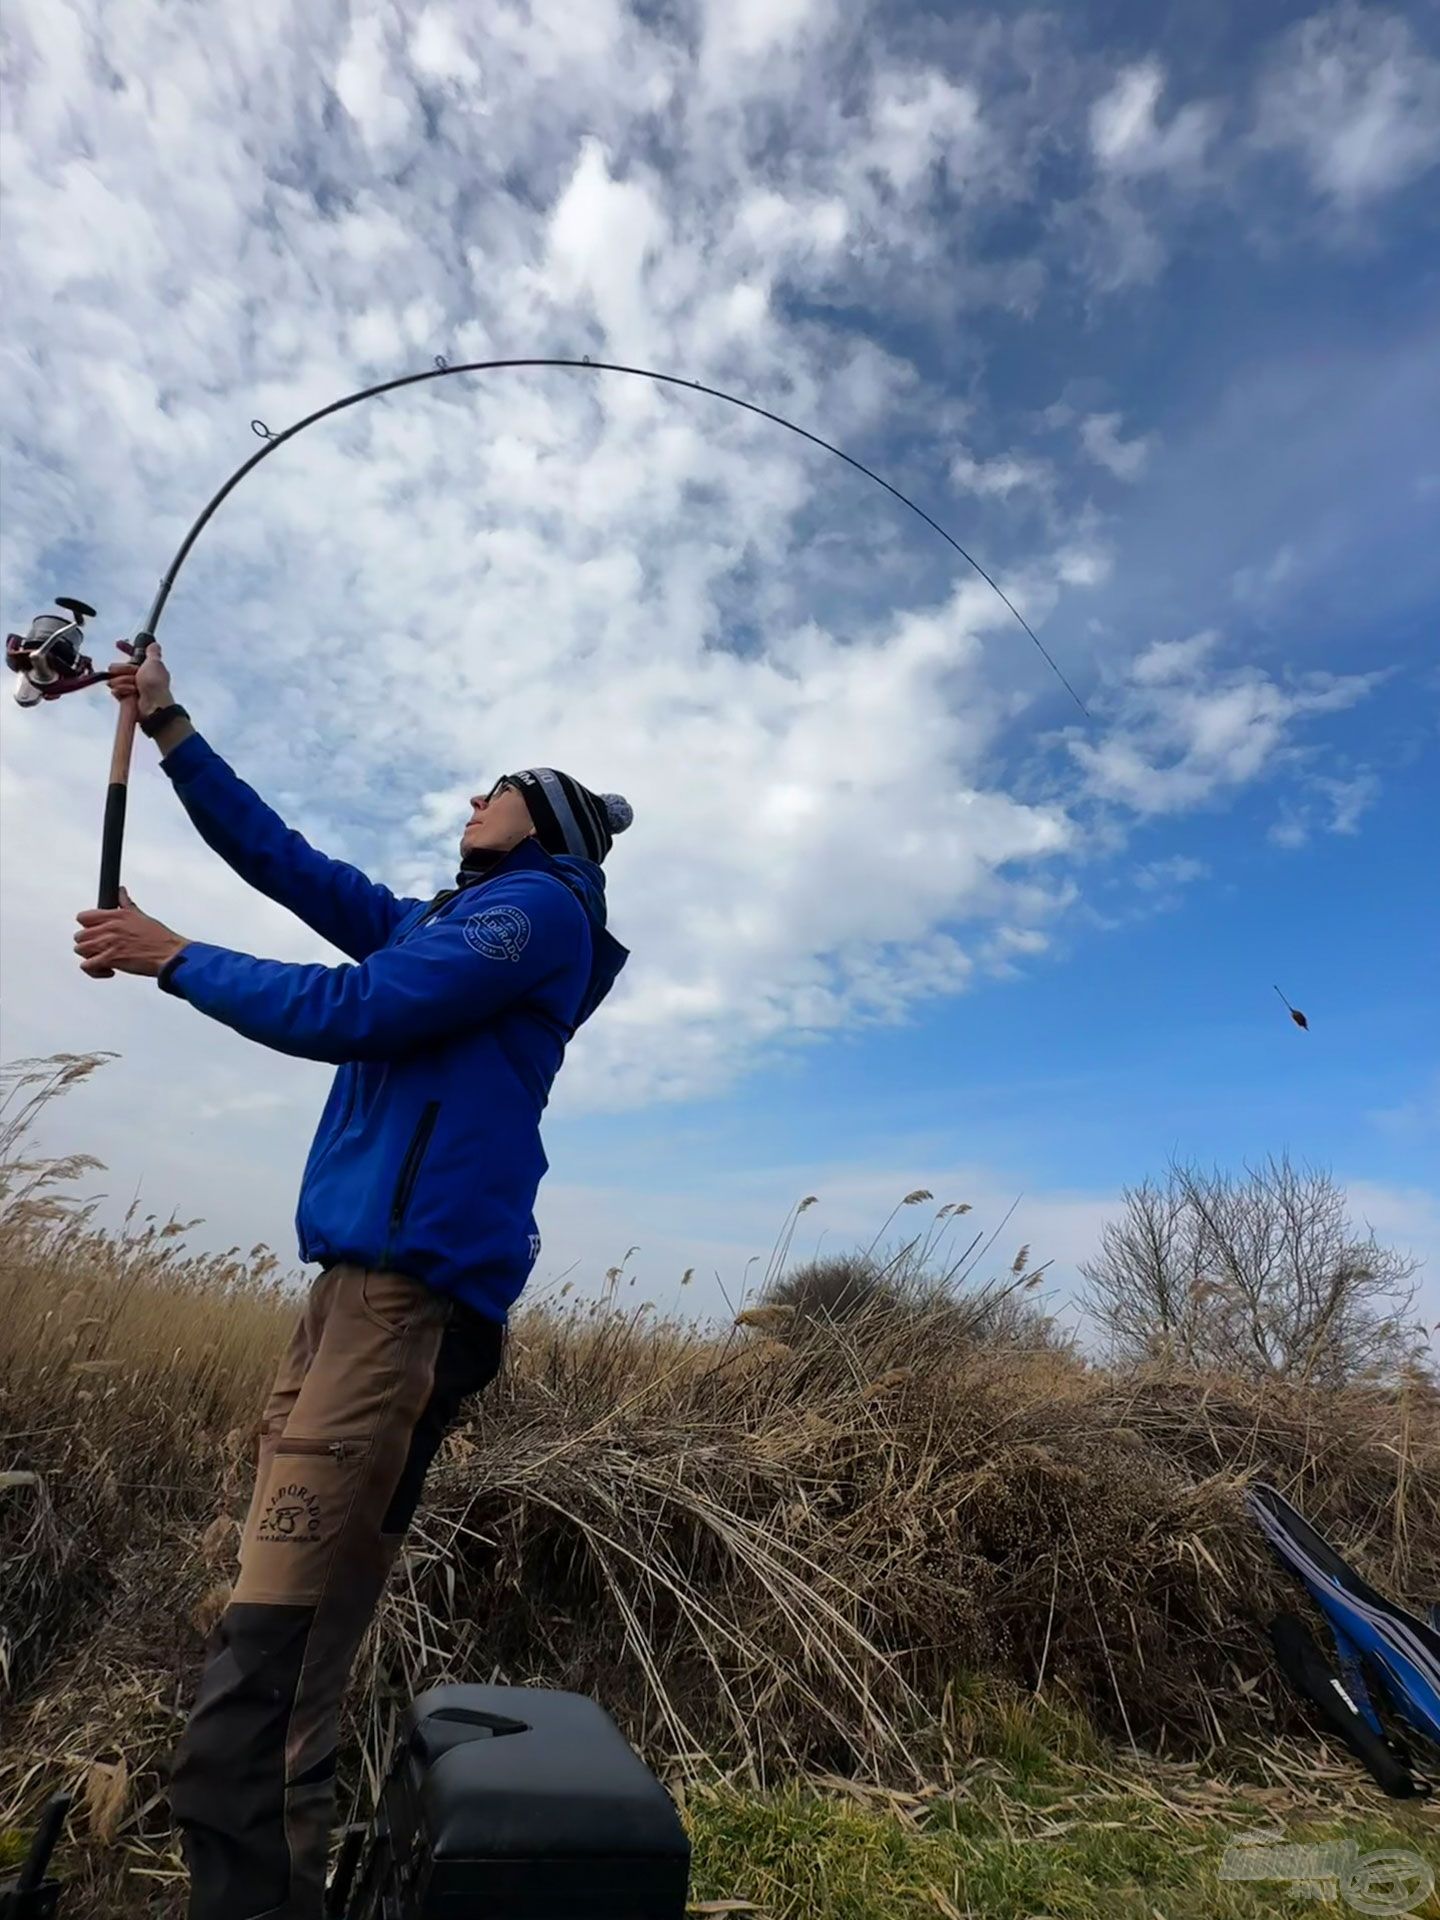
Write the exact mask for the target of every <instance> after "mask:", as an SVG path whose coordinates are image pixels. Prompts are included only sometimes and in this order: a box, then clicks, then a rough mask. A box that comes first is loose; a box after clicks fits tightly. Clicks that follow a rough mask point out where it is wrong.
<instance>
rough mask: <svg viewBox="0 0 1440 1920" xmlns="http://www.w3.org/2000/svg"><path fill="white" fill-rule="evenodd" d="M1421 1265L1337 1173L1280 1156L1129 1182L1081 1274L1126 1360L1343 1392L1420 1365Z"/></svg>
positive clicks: (1178, 1169) (1093, 1308) (1179, 1169)
mask: <svg viewBox="0 0 1440 1920" xmlns="http://www.w3.org/2000/svg"><path fill="white" fill-rule="evenodd" d="M1417 1264H1418V1263H1417V1262H1416V1261H1414V1260H1411V1259H1409V1258H1407V1257H1406V1256H1405V1255H1403V1254H1401V1253H1399V1252H1397V1251H1395V1250H1394V1249H1392V1248H1389V1247H1383V1246H1381V1245H1380V1244H1379V1242H1378V1241H1377V1240H1376V1238H1375V1235H1374V1233H1373V1232H1370V1231H1368V1230H1367V1231H1366V1232H1364V1233H1361V1232H1360V1231H1359V1230H1358V1229H1357V1228H1356V1227H1355V1226H1354V1225H1353V1224H1352V1222H1351V1220H1350V1218H1349V1213H1348V1209H1347V1204H1346V1198H1345V1194H1344V1192H1343V1190H1342V1189H1341V1188H1340V1187H1339V1186H1337V1185H1336V1183H1335V1182H1334V1180H1333V1179H1332V1178H1331V1177H1330V1175H1329V1174H1328V1173H1325V1172H1322V1171H1317V1170H1316V1169H1313V1168H1298V1167H1295V1166H1293V1165H1292V1164H1291V1162H1290V1161H1289V1159H1288V1158H1285V1157H1283V1156H1282V1157H1281V1158H1279V1159H1275V1158H1271V1159H1269V1160H1266V1161H1265V1162H1264V1163H1263V1164H1262V1165H1261V1166H1258V1167H1251V1168H1247V1169H1246V1171H1245V1173H1244V1174H1243V1176H1235V1175H1231V1174H1226V1173H1221V1172H1212V1173H1205V1172H1202V1171H1201V1170H1200V1169H1198V1168H1196V1167H1193V1166H1180V1165H1175V1166H1172V1167H1171V1168H1170V1170H1169V1173H1168V1175H1167V1177H1166V1178H1165V1180H1164V1181H1163V1182H1160V1181H1148V1180H1147V1181H1145V1182H1143V1183H1142V1184H1141V1185H1140V1186H1138V1187H1131V1188H1127V1189H1126V1192H1125V1212H1124V1214H1123V1215H1122V1217H1121V1218H1120V1219H1118V1220H1112V1221H1110V1222H1108V1223H1107V1225H1106V1227H1105V1229H1104V1232H1103V1234H1102V1237H1101V1247H1100V1253H1099V1255H1098V1257H1097V1258H1096V1259H1095V1260H1093V1261H1091V1262H1089V1263H1088V1264H1085V1265H1083V1266H1082V1267H1081V1272H1082V1273H1083V1274H1084V1276H1085V1279H1086V1283H1087V1294H1086V1304H1087V1306H1088V1308H1089V1311H1090V1313H1091V1314H1092V1316H1093V1317H1094V1319H1095V1320H1096V1322H1097V1323H1098V1324H1099V1326H1100V1327H1101V1328H1102V1329H1104V1331H1105V1332H1106V1333H1107V1334H1108V1335H1109V1336H1110V1339H1111V1342H1112V1345H1113V1351H1114V1354H1115V1356H1116V1357H1117V1358H1119V1359H1121V1360H1125V1361H1135V1360H1144V1359H1154V1358H1163V1359H1168V1360H1172V1361H1175V1362H1178V1363H1179V1364H1180V1365H1182V1366H1187V1367H1196V1368H1202V1369H1221V1370H1224V1371H1226V1372H1229V1373H1231V1374H1236V1375H1240V1376H1242V1377H1244V1378H1246V1379H1252V1380H1263V1379H1292V1380H1304V1381H1312V1382H1315V1383H1316V1384H1320V1385H1326V1386H1335V1385H1340V1384H1342V1383H1344V1382H1346V1381H1353V1380H1362V1379H1380V1378H1390V1377H1394V1376H1395V1374H1396V1373H1397V1372H1398V1371H1399V1370H1401V1369H1403V1368H1405V1367H1407V1366H1409V1367H1413V1366H1416V1365H1420V1364H1422V1361H1423V1350H1424V1332H1423V1329H1422V1328H1421V1327H1420V1326H1419V1325H1418V1324H1417V1323H1416V1322H1415V1321H1414V1319H1413V1317H1412V1313H1411V1308H1412V1306H1413V1302H1414V1298H1415V1289H1414V1287H1413V1286H1412V1285H1411V1282H1412V1280H1413V1277H1414V1275H1415V1272H1416V1270H1417Z"/></svg>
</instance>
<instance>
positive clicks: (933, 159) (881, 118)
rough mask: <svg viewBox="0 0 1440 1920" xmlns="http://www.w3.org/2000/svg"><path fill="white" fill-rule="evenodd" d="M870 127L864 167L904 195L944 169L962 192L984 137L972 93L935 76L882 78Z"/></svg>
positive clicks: (977, 103) (929, 73)
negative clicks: (962, 185)
mask: <svg viewBox="0 0 1440 1920" xmlns="http://www.w3.org/2000/svg"><path fill="white" fill-rule="evenodd" d="M870 125H871V131H870V138H869V140H868V142H867V143H866V144H865V145H864V147H863V149H862V159H863V164H864V165H866V166H867V167H873V168H875V169H876V170H878V171H879V172H880V173H881V174H883V175H884V177H885V179H886V180H887V181H888V182H889V184H890V185H891V186H892V187H895V188H896V189H898V190H899V191H900V192H901V193H907V192H909V191H910V190H911V189H913V188H914V187H916V186H917V185H919V184H920V183H922V182H923V181H924V180H925V179H926V177H927V176H928V175H929V173H930V171H931V169H932V168H934V167H937V166H941V165H943V166H944V167H946V169H947V170H948V172H949V174H950V177H951V180H952V183H953V184H954V185H955V186H957V187H958V186H959V185H961V184H962V182H963V181H964V179H965V176H966V175H967V173H968V172H969V171H970V169H971V167H972V165H973V164H974V163H975V162H976V161H977V160H978V158H979V156H980V153H981V150H982V144H983V141H984V137H985V136H984V128H983V126H982V124H981V118H980V97H979V95H978V94H977V93H976V91H975V89H974V87H972V86H967V85H960V86H957V85H955V84H954V83H953V82H952V81H950V80H947V79H945V78H944V76H943V75H941V74H938V73H936V72H934V71H933V70H928V71H924V72H919V73H893V74H889V75H886V74H882V75H881V76H880V77H879V78H878V79H877V81H876V85H875V89H874V93H873V95H872V97H871V103H870Z"/></svg>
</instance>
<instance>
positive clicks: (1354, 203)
mask: <svg viewBox="0 0 1440 1920" xmlns="http://www.w3.org/2000/svg"><path fill="white" fill-rule="evenodd" d="M1255 139H1256V141H1257V142H1258V144H1259V145H1260V146H1261V147H1269V148H1279V149H1282V150H1286V151H1289V152H1291V153H1293V154H1294V155H1295V156H1296V158H1297V159H1298V160H1299V161H1300V163H1301V165H1302V166H1303V167H1304V168H1305V171H1306V173H1307V174H1308V176H1309V178H1310V182H1311V184H1312V186H1313V187H1314V188H1315V190H1316V191H1317V192H1318V193H1321V194H1323V195H1325V196H1326V198H1327V199H1329V200H1330V201H1332V202H1333V203H1334V204H1335V205H1336V206H1338V207H1340V208H1342V209H1344V210H1346V211H1353V210H1355V209H1357V208H1359V207H1361V206H1363V205H1364V204H1365V203H1366V202H1367V201H1371V200H1374V199H1377V198H1378V197H1379V196H1380V195H1382V194H1386V193H1393V192H1396V191H1398V190H1399V189H1400V188H1402V187H1406V186H1409V185H1410V184H1411V183H1412V182H1414V181H1416V180H1419V179H1420V178H1421V177H1422V176H1423V175H1424V174H1426V173H1427V172H1429V170H1430V169H1431V168H1432V167H1434V166H1435V165H1436V163H1437V162H1440V60H1437V59H1435V58H1433V57H1432V56H1431V55H1429V54H1427V53H1426V52H1425V51H1424V49H1423V48H1422V47H1421V45H1420V43H1419V41H1418V40H1417V38H1416V35H1415V31H1414V28H1413V26H1412V25H1411V23H1410V22H1409V21H1408V20H1407V19H1406V18H1405V17H1404V15H1403V14H1399V13H1385V12H1382V11H1381V10H1380V9H1379V8H1378V7H1368V6H1367V7H1362V6H1358V5H1353V4H1343V5H1340V6H1337V7H1332V8H1331V9H1330V10H1329V11H1328V12H1325V13H1321V14H1317V15H1314V16H1312V17H1311V18H1310V19H1308V20H1303V21H1301V22H1300V23H1299V24H1298V25H1297V26H1296V27H1294V28H1293V29H1292V31H1291V32H1290V33H1288V34H1287V35H1286V36H1285V37H1284V38H1283V40H1282V41H1281V42H1280V44H1279V46H1278V47H1277V49H1276V52H1275V57H1274V60H1273V62H1272V64H1271V67H1270V70H1269V72H1268V74H1267V76H1266V78H1265V80H1264V82H1263V84H1262V87H1261V90H1260V95H1259V101H1258V107H1257V116H1256V128H1255Z"/></svg>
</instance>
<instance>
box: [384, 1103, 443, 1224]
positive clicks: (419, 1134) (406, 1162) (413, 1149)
mask: <svg viewBox="0 0 1440 1920" xmlns="http://www.w3.org/2000/svg"><path fill="white" fill-rule="evenodd" d="M439 1117H440V1102H439V1101H438V1100H428V1101H427V1102H426V1103H425V1108H424V1111H423V1112H422V1113H421V1115H420V1118H419V1120H418V1121H417V1122H416V1126H415V1131H414V1133H413V1134H412V1135H411V1136H410V1145H409V1146H408V1147H407V1148H406V1150H405V1158H404V1159H403V1160H402V1161H401V1162H400V1175H399V1178H398V1179H397V1180H396V1182H395V1195H394V1198H393V1199H392V1200H391V1202H390V1238H391V1239H392V1240H393V1239H394V1237H395V1235H396V1234H397V1233H398V1232H399V1231H400V1228H401V1226H402V1224H403V1223H404V1219H405V1209H406V1208H407V1207H408V1206H409V1205H410V1201H411V1197H412V1196H413V1194H414V1192H415V1182H416V1181H417V1180H418V1179H419V1177H420V1163H421V1161H422V1160H423V1159H424V1158H425V1149H426V1148H427V1147H428V1146H429V1144H430V1136H431V1134H432V1133H433V1132H434V1131H435V1122H436V1121H437V1120H438V1119H439ZM385 1251H386V1256H387V1258H388V1256H389V1251H390V1250H389V1247H388V1245H387V1247H386V1250H385Z"/></svg>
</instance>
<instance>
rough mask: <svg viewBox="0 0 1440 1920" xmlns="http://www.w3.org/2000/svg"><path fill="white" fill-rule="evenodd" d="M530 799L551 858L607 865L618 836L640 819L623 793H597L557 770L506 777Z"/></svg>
mask: <svg viewBox="0 0 1440 1920" xmlns="http://www.w3.org/2000/svg"><path fill="white" fill-rule="evenodd" d="M505 777H506V779H507V780H510V781H512V782H513V783H514V785H515V786H517V787H518V788H519V789H520V791H521V793H522V794H523V795H524V796H525V804H526V806H527V807H528V808H529V809H530V818H531V819H532V820H533V821H534V822H535V837H536V839H537V840H538V841H539V842H540V844H541V846H542V847H544V849H545V851H546V852H547V853H572V854H576V855H578V856H579V858H581V859H582V860H603V859H604V858H605V856H606V854H607V853H609V851H610V848H611V846H612V844H613V842H614V838H615V835H616V834H617V833H623V832H624V831H625V829H626V827H628V826H629V825H630V822H631V821H632V820H633V819H634V818H635V813H634V809H633V808H632V807H631V805H630V802H629V801H628V800H626V799H625V798H623V796H622V795H620V794H618V793H592V792H591V791H590V789H589V787H582V786H581V784H580V782H579V781H578V780H572V779H571V777H570V775H569V774H568V773H558V772H557V771H556V770H555V768H554V767H528V768H527V769H526V770H525V772H524V773H510V774H507V775H506V776H505Z"/></svg>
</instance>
